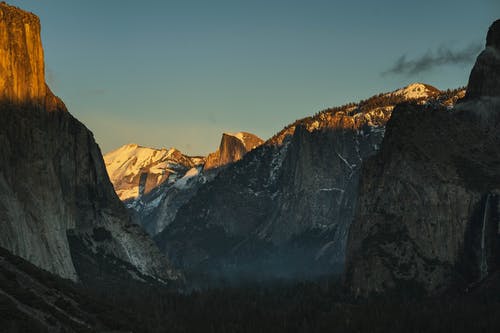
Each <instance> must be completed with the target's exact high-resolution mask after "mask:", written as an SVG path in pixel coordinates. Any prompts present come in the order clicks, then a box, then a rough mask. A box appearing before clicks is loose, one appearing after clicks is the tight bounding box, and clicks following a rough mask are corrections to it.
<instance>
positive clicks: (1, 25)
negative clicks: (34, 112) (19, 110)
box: [0, 2, 46, 104]
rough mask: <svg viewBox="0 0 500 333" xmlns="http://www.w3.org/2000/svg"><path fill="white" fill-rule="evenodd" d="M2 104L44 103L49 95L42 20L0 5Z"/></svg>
mask: <svg viewBox="0 0 500 333" xmlns="http://www.w3.org/2000/svg"><path fill="white" fill-rule="evenodd" d="M0 45H1V47H2V52H1V53H0V101H3V102H12V103H26V102H30V103H33V104H43V103H44V101H45V96H46V87H45V69H44V60H43V48H42V42H41V38H40V21H39V19H38V17H36V16H35V15H33V14H31V13H27V12H24V11H21V10H19V9H17V8H15V7H11V6H9V5H7V4H5V3H3V2H2V3H0Z"/></svg>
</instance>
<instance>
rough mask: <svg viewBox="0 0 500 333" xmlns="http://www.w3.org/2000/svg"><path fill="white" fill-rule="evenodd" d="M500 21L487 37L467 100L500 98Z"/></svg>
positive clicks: (470, 81)
mask: <svg viewBox="0 0 500 333" xmlns="http://www.w3.org/2000/svg"><path fill="white" fill-rule="evenodd" d="M499 36H500V20H497V21H495V22H494V23H493V24H492V25H491V27H490V29H489V31H488V35H487V37H486V48H485V50H484V51H483V52H481V54H480V55H479V56H478V58H477V60H476V64H475V65H474V68H473V69H472V72H471V74H470V77H469V85H468V88H467V95H466V98H467V99H477V98H480V97H483V98H484V97H500V80H499V79H498V78H499V77H500V37H499Z"/></svg>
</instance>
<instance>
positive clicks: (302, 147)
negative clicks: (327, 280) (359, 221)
mask: <svg viewBox="0 0 500 333" xmlns="http://www.w3.org/2000/svg"><path fill="white" fill-rule="evenodd" d="M464 94H465V91H464V89H456V90H450V91H439V90H438V89H436V88H433V87H431V86H429V85H425V84H421V83H415V84H411V85H409V86H407V87H405V88H403V89H399V90H396V91H393V92H390V93H384V94H379V95H377V96H373V97H371V98H369V99H367V100H364V101H361V102H359V103H351V104H347V105H344V106H341V107H337V108H331V109H327V110H324V111H322V112H319V113H317V114H316V115H314V116H312V117H307V118H304V119H301V120H297V121H296V122H294V123H292V124H290V125H288V126H286V127H285V128H284V129H283V130H282V131H280V132H279V133H277V134H276V135H275V136H273V137H272V138H270V139H269V140H267V141H266V142H265V143H264V144H262V145H261V146H259V147H258V148H256V149H254V150H252V151H250V152H249V153H248V154H246V155H245V156H244V157H243V159H242V160H240V161H238V162H236V163H234V164H231V165H230V166H228V167H227V168H226V169H224V170H222V171H221V172H220V173H219V174H218V175H217V177H215V178H214V179H213V181H210V182H206V183H205V184H203V185H202V186H200V188H199V189H198V191H197V193H196V194H195V195H194V196H193V197H192V198H191V199H190V200H189V201H187V203H186V204H185V205H183V206H182V207H180V209H179V210H178V212H177V214H176V216H175V219H174V221H173V222H171V223H169V224H168V225H167V226H166V227H165V229H164V230H163V231H162V232H161V233H160V234H159V235H158V236H156V238H155V240H156V241H157V242H158V244H159V245H160V247H161V248H162V249H163V250H164V251H165V253H167V255H168V256H169V257H170V259H171V260H173V261H174V262H175V263H176V264H177V265H179V266H180V267H184V268H185V269H188V270H190V269H193V270H201V271H205V270H212V271H213V272H216V274H222V275H224V274H233V273H236V274H239V273H242V274H245V273H243V272H252V273H253V272H256V271H257V272H261V273H262V274H265V272H270V274H275V273H276V274H278V275H279V274H285V275H288V274H291V273H292V272H295V273H305V274H309V273H311V272H315V273H313V274H316V273H318V271H324V272H331V271H332V270H334V269H338V268H339V267H341V266H342V265H343V262H344V256H345V244H346V242H347V232H348V229H349V226H350V222H351V220H352V218H353V215H354V208H355V202H356V199H357V185H358V177H359V170H360V167H361V164H362V162H363V161H364V160H365V159H366V158H368V157H370V156H371V155H373V154H374V153H376V152H377V151H378V149H379V146H380V144H381V142H382V139H383V137H384V132H385V124H386V123H387V121H388V119H389V118H390V116H391V113H392V110H393V109H394V106H395V105H396V104H398V103H401V102H405V101H413V102H415V103H420V104H426V103H430V104H440V105H446V106H449V105H452V104H453V103H454V102H455V101H456V100H457V99H459V98H460V97H463V95H464ZM334 267H336V268H334ZM295 273H293V274H295Z"/></svg>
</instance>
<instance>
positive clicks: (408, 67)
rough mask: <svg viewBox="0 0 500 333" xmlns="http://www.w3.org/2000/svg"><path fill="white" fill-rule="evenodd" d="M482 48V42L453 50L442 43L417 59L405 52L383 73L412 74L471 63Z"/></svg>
mask: <svg viewBox="0 0 500 333" xmlns="http://www.w3.org/2000/svg"><path fill="white" fill-rule="evenodd" d="M481 49H482V46H481V44H478V43H471V44H469V45H468V46H467V47H465V48H464V49H462V50H452V49H450V48H448V47H446V46H443V45H442V46H440V47H439V48H438V49H437V50H435V51H428V52H427V53H426V54H424V55H423V56H421V57H420V58H416V59H408V58H407V56H406V54H404V55H402V56H401V57H399V59H398V60H397V61H396V63H395V64H394V65H393V66H392V67H391V68H389V69H388V70H386V71H384V72H382V75H390V74H396V75H407V76H412V75H415V74H420V73H422V72H428V71H431V70H433V69H435V68H436V67H440V66H443V65H461V64H470V63H472V62H474V60H475V59H476V56H477V55H478V53H479V52H480V51H481Z"/></svg>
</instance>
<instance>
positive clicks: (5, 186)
mask: <svg viewBox="0 0 500 333" xmlns="http://www.w3.org/2000/svg"><path fill="white" fill-rule="evenodd" d="M0 9H1V13H2V16H1V17H0V26H1V27H7V28H8V29H9V30H8V31H6V30H4V29H2V30H1V32H0V34H1V35H2V36H5V35H7V36H9V38H8V39H2V43H3V41H8V42H9V43H7V44H1V45H0V47H1V48H2V50H4V51H6V52H7V53H9V54H10V56H11V57H12V59H20V60H21V61H20V62H19V63H16V61H14V64H13V65H12V67H5V66H4V65H3V66H4V67H3V68H2V70H3V71H2V76H1V81H2V82H7V86H9V85H12V84H13V83H15V85H14V86H15V87H17V88H15V89H14V90H9V89H10V88H8V89H7V90H6V91H7V95H8V96H7V97H6V99H5V100H4V102H2V103H1V104H0V117H1V119H2V122H1V123H0V225H1V229H2V233H1V235H0V246H2V247H5V248H7V249H8V250H10V251H12V252H13V253H14V254H16V255H19V256H21V257H23V258H26V259H27V260H29V261H30V262H32V263H34V264H35V265H37V266H39V267H41V268H44V269H46V270H49V271H51V272H53V273H56V274H58V275H60V276H62V277H65V278H70V279H73V280H77V279H78V277H79V276H80V274H79V272H78V271H76V270H75V265H76V266H78V265H77V263H75V262H74V260H73V258H72V254H73V250H74V247H73V245H72V244H73V243H72V242H69V241H68V237H67V235H70V236H71V237H70V238H71V239H72V240H77V241H78V242H79V244H80V243H81V244H83V246H84V247H85V248H86V249H87V250H88V251H89V253H91V254H92V255H94V254H95V255H102V256H105V257H107V258H113V257H114V258H116V259H119V260H121V261H123V262H127V263H129V264H131V265H132V266H133V267H135V268H136V269H138V270H139V271H140V272H142V273H144V274H146V275H150V276H154V277H157V278H160V279H168V278H170V277H174V276H175V274H174V273H173V272H172V270H171V269H170V267H169V265H168V262H167V261H166V260H165V258H164V257H163V256H162V255H161V254H160V253H159V251H158V249H157V248H156V246H155V245H154V243H153V242H152V241H151V240H150V239H149V238H148V237H147V235H146V234H145V233H143V232H142V231H141V230H140V228H139V227H137V226H135V225H134V224H132V223H131V219H130V216H129V215H128V213H127V211H126V209H125V207H124V206H123V204H122V203H121V202H120V200H119V199H118V197H117V196H116V194H115V193H114V191H113V188H112V185H111V183H110V181H109V178H108V176H107V173H106V169H105V167H104V163H103V160H102V156H101V152H100V150H99V147H98V146H97V144H96V143H95V141H94V138H93V135H92V133H91V132H90V131H89V130H88V129H87V128H86V127H85V126H84V125H83V124H82V123H80V122H79V121H78V120H76V119H75V118H73V117H72V116H71V115H70V114H69V113H68V112H67V110H66V108H65V106H64V104H63V103H62V102H61V101H60V100H59V99H58V98H57V97H55V96H54V95H52V93H51V92H50V90H48V89H46V90H45V92H46V94H45V96H42V95H41V94H42V92H43V91H44V90H43V89H41V88H39V86H38V82H39V81H40V79H42V80H43V61H42V62H41V63H40V60H39V59H38V57H39V56H40V55H42V54H43V52H42V51H41V49H42V46H41V44H40V43H39V42H40V36H39V35H37V36H34V34H35V33H36V34H38V33H39V30H40V26H39V22H38V19H37V18H36V17H35V16H34V15H32V14H28V13H25V12H23V11H21V10H20V9H17V8H15V7H10V6H7V5H5V4H1V5H0ZM28 32H29V33H28ZM15 36H18V37H19V38H21V39H19V40H15ZM27 36H30V37H29V39H30V40H29V41H26V40H24V39H23V38H28V37H27ZM21 44H22V45H25V46H26V48H24V47H21V46H20V45H21ZM32 52H34V53H32ZM2 54H3V53H2ZM23 66H27V67H26V68H25V67H23ZM9 68H10V70H12V72H10V71H9ZM37 71H41V72H40V73H38V72H37ZM37 73H38V74H40V75H41V78H40V77H38V76H37ZM23 86H26V87H24V88H23ZM43 86H44V87H45V82H43ZM40 99H42V100H43V101H44V102H43V103H42V104H40V103H38V101H39V100H40ZM35 102H36V103H35Z"/></svg>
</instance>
